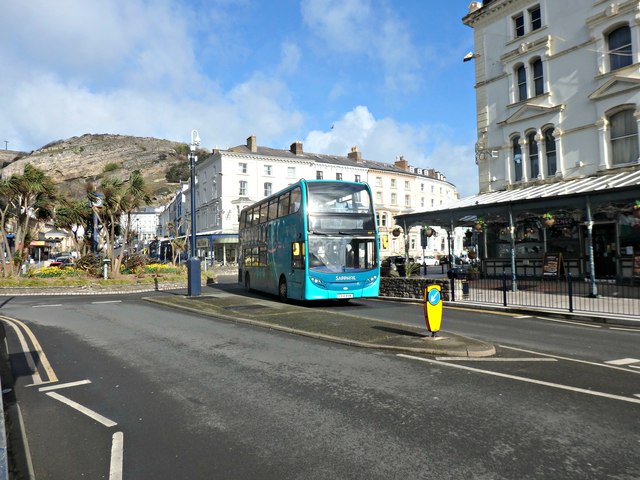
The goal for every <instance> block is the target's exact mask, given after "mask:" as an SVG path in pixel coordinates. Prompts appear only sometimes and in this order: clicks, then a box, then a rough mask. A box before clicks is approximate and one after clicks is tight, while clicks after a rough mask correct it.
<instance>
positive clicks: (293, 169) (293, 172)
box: [287, 167, 296, 178]
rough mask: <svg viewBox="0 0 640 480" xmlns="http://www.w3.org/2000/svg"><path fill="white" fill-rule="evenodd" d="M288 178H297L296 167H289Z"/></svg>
mask: <svg viewBox="0 0 640 480" xmlns="http://www.w3.org/2000/svg"><path fill="white" fill-rule="evenodd" d="M287 178H296V167H287Z"/></svg>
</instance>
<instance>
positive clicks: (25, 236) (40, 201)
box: [2, 164, 58, 265]
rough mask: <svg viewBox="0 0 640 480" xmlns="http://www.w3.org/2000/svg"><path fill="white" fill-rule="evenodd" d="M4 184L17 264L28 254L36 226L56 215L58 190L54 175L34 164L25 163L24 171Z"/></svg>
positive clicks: (6, 212) (6, 213) (7, 213)
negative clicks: (46, 172) (52, 176)
mask: <svg viewBox="0 0 640 480" xmlns="http://www.w3.org/2000/svg"><path fill="white" fill-rule="evenodd" d="M3 188H4V190H5V192H4V193H5V194H6V197H5V199H6V200H5V201H6V202H7V204H8V206H7V207H6V208H7V209H6V211H5V219H4V220H5V221H9V220H13V221H14V223H15V253H14V262H15V264H16V265H18V264H20V263H22V261H23V260H24V259H25V257H26V255H27V252H28V248H29V243H30V242H31V238H32V237H33V227H34V226H35V225H37V224H38V222H41V221H47V220H50V219H51V218H53V215H54V212H55V204H56V201H57V200H58V193H57V190H56V186H55V184H54V183H53V180H52V179H51V177H49V176H47V175H46V174H45V173H44V172H43V171H42V170H40V169H38V168H36V167H34V166H32V165H31V164H26V165H25V167H24V173H23V174H22V175H15V174H14V175H12V176H11V177H10V178H9V180H8V181H7V182H6V184H4V185H3ZM7 217H11V218H7ZM2 227H3V230H4V228H5V225H4V223H3V225H2Z"/></svg>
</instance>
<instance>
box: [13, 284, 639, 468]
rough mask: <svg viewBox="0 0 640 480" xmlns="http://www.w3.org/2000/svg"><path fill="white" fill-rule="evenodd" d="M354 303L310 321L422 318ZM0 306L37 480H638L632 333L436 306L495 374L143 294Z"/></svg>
mask: <svg viewBox="0 0 640 480" xmlns="http://www.w3.org/2000/svg"><path fill="white" fill-rule="evenodd" d="M353 304H354V305H351V306H348V307H336V306H332V307H329V306H328V305H324V306H322V305H321V306H316V307H312V308H324V309H326V310H327V315H329V316H330V314H331V311H332V308H340V309H341V310H340V311H341V313H351V312H352V313H354V314H358V315H365V314H366V315H380V316H383V317H384V318H386V319H388V320H393V321H397V322H414V321H420V320H421V317H420V309H419V307H418V306H416V305H410V304H395V303H384V302H377V301H363V302H353ZM0 305H1V308H0V315H3V316H5V317H8V319H17V320H20V321H22V322H23V323H24V325H21V324H19V323H16V322H15V321H13V323H14V325H15V326H16V329H14V328H13V327H9V328H7V330H8V336H9V344H10V349H11V350H10V351H11V352H17V351H18V350H19V348H20V347H19V345H20V342H19V335H18V332H20V333H22V335H23V336H24V341H25V342H26V343H27V345H28V350H30V351H32V352H34V354H33V358H34V362H35V363H36V365H37V367H38V368H37V371H38V372H39V374H40V378H39V379H38V378H35V379H34V376H33V375H31V374H30V372H29V369H28V365H26V363H25V360H24V358H25V357H24V356H23V355H19V354H17V353H13V354H12V362H13V364H14V370H15V372H16V375H17V379H16V385H15V386H14V388H15V391H16V394H17V396H18V399H19V401H20V405H21V408H22V411H23V416H24V422H25V427H26V431H27V435H28V440H29V446H30V449H31V454H32V458H33V467H34V470H35V474H36V478H38V479H75V478H110V474H111V475H112V476H111V478H115V479H117V478H130V479H161V478H162V479H164V478H176V479H205V478H206V479H214V478H223V479H235V478H243V479H244V478H247V479H249V478H256V479H327V478H344V479H352V478H353V479H360V478H363V479H365V478H366V479H378V478H379V479H393V478H402V479H407V478H424V479H428V478H434V479H449V478H450V479H459V478H483V479H513V478H522V479H525V478H563V479H564V478H567V479H569V478H576V479H588V478H594V479H601V478H639V477H640V465H639V464H638V462H637V458H638V453H639V452H640V398H639V397H638V395H639V394H640V376H639V374H640V369H638V368H636V365H637V366H640V360H638V363H637V364H636V363H635V362H629V361H628V360H627V361H626V363H625V362H622V363H621V362H620V361H621V360H624V359H632V360H633V359H640V354H639V353H638V347H636V346H634V345H638V338H640V337H639V336H640V333H639V332H637V331H626V330H625V331H623V330H613V329H611V328H605V329H594V328H592V327H588V326H582V325H570V324H563V323H557V322H550V321H548V320H541V319H536V318H531V319H527V318H525V319H517V318H514V317H505V316H498V315H490V314H486V313H482V314H480V313H475V312H471V313H470V312H461V311H457V310H446V311H445V315H446V316H445V320H444V323H443V329H444V330H447V329H450V330H451V331H455V332H456V333H460V334H463V335H469V334H471V333H473V332H476V333H478V334H482V335H483V337H481V338H483V339H486V340H492V341H495V342H496V343H497V344H499V345H503V346H502V347H500V348H499V355H498V356H497V357H496V358H494V359H492V360H487V359H482V360H480V359H476V360H474V359H468V358H467V359H464V360H458V359H438V358H433V357H430V358H417V357H411V356H398V355H394V354H390V353H384V352H379V351H372V350H364V349H358V348H354V347H347V346H343V345H338V344H333V343H326V342H321V341H317V340H313V339H309V338H304V337H299V336H294V335H290V334H285V333H281V332H277V331H272V330H267V329H262V328H259V327H253V326H247V325H242V324H238V323H232V322H229V321H222V320H217V319H213V318H207V317H204V316H198V315H194V314H187V313H184V312H179V311H174V310H167V309H162V308H159V307H157V306H155V305H153V304H149V303H146V302H144V301H141V300H140V299H139V297H138V296H124V297H107V296H101V297H89V296H83V297H49V298H44V297H40V298H35V297H22V298H13V299H6V298H4V299H0ZM415 309H417V310H418V314H417V315H416V314H415V313H414V311H415ZM9 321H11V320H9ZM5 323H7V321H5ZM29 332H31V333H32V335H33V337H30V336H29ZM492 337H493V338H492ZM34 339H35V340H37V341H38V342H39V346H40V347H41V348H38V347H37V345H36V344H35V343H34ZM545 339H546V340H545ZM596 339H597V340H598V343H597V344H596V343H594V342H595V341H596ZM616 345H617V346H616ZM506 347H509V348H506ZM514 348H518V349H524V350H527V351H521V350H514ZM558 357H563V358H558ZM608 361H609V362H611V361H614V362H615V361H617V362H618V363H616V364H612V363H606V362H608ZM48 365H50V367H49V368H47V366H48ZM52 375H53V376H54V377H55V378H56V379H57V381H56V382H51V383H49V380H50V379H51V376H52ZM70 382H78V383H75V384H74V385H69V386H67V387H66V388H60V387H61V386H64V385H65V384H69V383H70ZM34 383H36V385H33V384H34ZM51 387H52V388H53V389H52V390H49V391H46V390H44V391H43V390H42V389H46V388H51ZM65 399H66V400H70V401H73V402H76V403H75V404H70V402H68V401H67V402H66V403H63V402H65ZM78 406H80V407H84V409H85V411H83V412H81V411H79V410H78ZM86 409H89V410H90V411H86ZM120 459H122V461H120ZM118 475H120V476H118Z"/></svg>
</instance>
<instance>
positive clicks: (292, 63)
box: [278, 42, 302, 74]
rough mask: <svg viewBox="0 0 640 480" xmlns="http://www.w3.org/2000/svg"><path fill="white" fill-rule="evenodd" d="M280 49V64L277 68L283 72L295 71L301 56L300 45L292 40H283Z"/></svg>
mask: <svg viewBox="0 0 640 480" xmlns="http://www.w3.org/2000/svg"><path fill="white" fill-rule="evenodd" d="M280 49H281V52H280V66H279V68H278V70H279V71H280V72H281V73H284V74H290V73H293V72H295V71H296V70H297V69H298V66H299V65H300V59H301V58H302V53H301V51H300V47H298V46H297V45H296V44H295V43H292V42H284V43H283V44H282V45H281V47H280Z"/></svg>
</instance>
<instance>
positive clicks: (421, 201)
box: [420, 197, 424, 208]
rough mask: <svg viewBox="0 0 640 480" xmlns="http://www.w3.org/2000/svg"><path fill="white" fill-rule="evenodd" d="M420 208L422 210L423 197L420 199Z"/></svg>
mask: <svg viewBox="0 0 640 480" xmlns="http://www.w3.org/2000/svg"><path fill="white" fill-rule="evenodd" d="M420 208H424V197H420Z"/></svg>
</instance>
